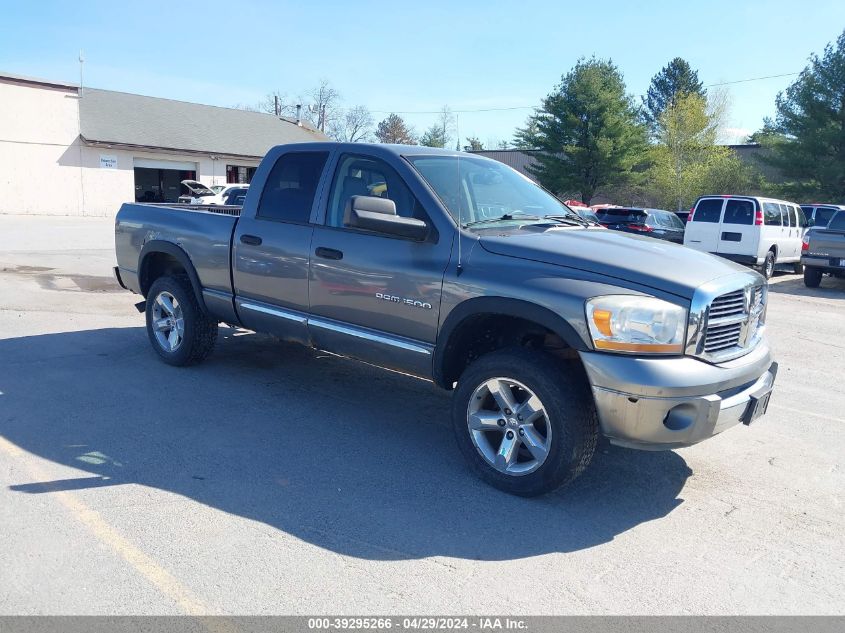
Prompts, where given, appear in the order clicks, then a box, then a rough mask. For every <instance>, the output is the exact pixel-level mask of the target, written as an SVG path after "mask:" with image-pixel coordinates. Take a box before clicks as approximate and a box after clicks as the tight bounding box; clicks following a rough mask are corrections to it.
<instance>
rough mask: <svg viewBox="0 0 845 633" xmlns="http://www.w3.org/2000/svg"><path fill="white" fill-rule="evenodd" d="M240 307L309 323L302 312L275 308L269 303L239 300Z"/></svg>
mask: <svg viewBox="0 0 845 633" xmlns="http://www.w3.org/2000/svg"><path fill="white" fill-rule="evenodd" d="M238 307H239V308H243V309H244V310H252V311H253V312H261V313H263V314H269V315H270V316H274V317H279V318H280V319H286V320H288V321H295V322H296V323H302V324H306V323H308V317H307V316H306V315H304V314H302V313H301V312H293V311H290V312H289V311H287V310H281V309H279V308H273V307H270V306H268V305H264V304H263V303H251V302H248V301H239V302H238Z"/></svg>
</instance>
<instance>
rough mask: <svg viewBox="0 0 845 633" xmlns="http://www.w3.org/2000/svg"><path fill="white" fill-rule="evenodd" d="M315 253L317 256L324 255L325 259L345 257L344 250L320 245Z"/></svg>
mask: <svg viewBox="0 0 845 633" xmlns="http://www.w3.org/2000/svg"><path fill="white" fill-rule="evenodd" d="M314 254H315V255H316V256H317V257H322V258H323V259H335V260H337V259H343V251H338V250H335V249H333V248H326V247H324V246H318V247H317V250H315V251H314Z"/></svg>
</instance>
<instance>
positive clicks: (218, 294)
mask: <svg viewBox="0 0 845 633" xmlns="http://www.w3.org/2000/svg"><path fill="white" fill-rule="evenodd" d="M202 294H204V295H208V296H209V297H217V298H218V299H225V300H226V301H231V300H232V293H231V292H223V291H222V290H212V289H210V288H203V289H202Z"/></svg>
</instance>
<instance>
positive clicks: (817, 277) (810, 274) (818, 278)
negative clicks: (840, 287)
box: [804, 266, 822, 288]
mask: <svg viewBox="0 0 845 633" xmlns="http://www.w3.org/2000/svg"><path fill="white" fill-rule="evenodd" d="M821 282H822V271H821V269H820V268H814V267H813V266H804V285H805V286H807V287H808V288H818V287H819V284H820V283H821Z"/></svg>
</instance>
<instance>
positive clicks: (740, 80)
mask: <svg viewBox="0 0 845 633" xmlns="http://www.w3.org/2000/svg"><path fill="white" fill-rule="evenodd" d="M800 74H801V73H783V74H782V75H767V76H765V77H752V78H751V79H737V80H736V81H723V82H722V83H718V84H708V85H706V86H704V87H705V88H715V87H716V86H728V85H730V84H744V83H746V82H748V81H762V80H763V79H776V78H778V77H792V76H794V75H800Z"/></svg>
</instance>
